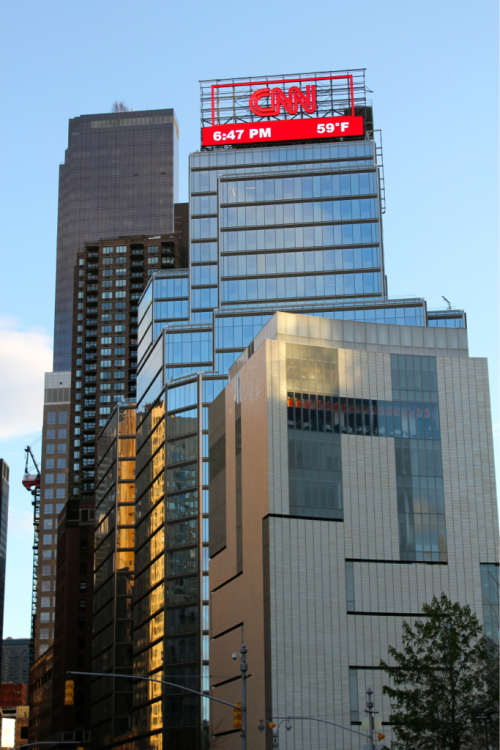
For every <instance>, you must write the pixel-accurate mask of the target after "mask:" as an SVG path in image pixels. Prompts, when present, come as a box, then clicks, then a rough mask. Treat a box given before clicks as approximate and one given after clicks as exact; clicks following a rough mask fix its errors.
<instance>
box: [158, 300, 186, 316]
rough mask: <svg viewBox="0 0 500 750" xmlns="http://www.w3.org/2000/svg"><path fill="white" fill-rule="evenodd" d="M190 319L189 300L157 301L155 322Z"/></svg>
mask: <svg viewBox="0 0 500 750" xmlns="http://www.w3.org/2000/svg"><path fill="white" fill-rule="evenodd" d="M188 317H189V300H187V299H185V300H162V301H159V302H156V301H155V320H179V319H182V318H188Z"/></svg>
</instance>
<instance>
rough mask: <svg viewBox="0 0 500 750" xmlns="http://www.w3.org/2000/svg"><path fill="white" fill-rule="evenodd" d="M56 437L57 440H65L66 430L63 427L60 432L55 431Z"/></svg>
mask: <svg viewBox="0 0 500 750" xmlns="http://www.w3.org/2000/svg"><path fill="white" fill-rule="evenodd" d="M57 437H58V438H59V440H66V437H67V430H66V428H65V427H64V428H63V429H62V430H58V431H57Z"/></svg>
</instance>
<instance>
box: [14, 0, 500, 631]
mask: <svg viewBox="0 0 500 750" xmlns="http://www.w3.org/2000/svg"><path fill="white" fill-rule="evenodd" d="M0 55H1V65H0V71H1V74H0V75H1V79H0V80H1V93H2V96H1V102H2V109H3V113H2V117H1V118H0V158H1V169H2V175H3V179H2V180H1V182H0V191H1V196H0V231H1V243H2V245H1V246H2V251H3V252H2V265H1V269H2V270H1V274H0V340H1V344H0V399H1V401H0V403H2V412H1V413H0V455H1V456H3V457H5V458H6V460H7V461H8V462H9V464H10V465H11V505H10V514H9V524H10V527H9V540H8V553H7V590H6V611H5V623H4V637H6V636H12V637H25V636H27V635H29V626H30V623H29V613H30V589H31V559H32V549H31V546H32V527H31V525H30V524H31V504H30V499H31V498H30V496H29V495H28V493H27V492H26V491H25V490H23V489H22V487H21V475H22V472H23V460H24V459H23V448H24V445H25V444H26V443H28V442H32V441H34V440H35V439H36V438H37V437H38V436H39V433H40V425H41V415H42V382H43V381H42V377H43V372H44V371H45V370H48V369H50V367H51V365H50V361H51V360H50V348H51V337H52V329H53V310H54V282H55V248H56V228H57V189H58V165H59V164H60V163H61V162H63V161H64V150H65V147H66V144H67V128H68V119H69V118H71V117H75V116H78V115H80V114H90V113H97V112H108V111H109V110H110V109H111V105H112V103H113V102H114V101H115V100H117V99H118V100H123V101H125V102H126V103H127V105H128V106H129V107H134V108H135V109H136V110H138V109H155V108H162V107H174V108H175V110H176V113H177V117H178V120H179V123H180V199H181V200H187V170H188V161H187V156H188V153H189V152H190V151H195V150H197V149H198V147H199V84H198V81H199V80H200V79H210V78H217V77H219V78H226V77H239V76H253V75H265V74H279V73H295V72H309V71H327V70H340V69H346V68H361V67H363V68H366V69H367V78H366V80H367V85H368V86H369V88H370V89H371V90H372V91H373V94H372V95H371V96H372V99H373V107H374V117H375V127H377V128H381V129H382V133H383V144H384V162H385V177H386V194H387V213H386V215H385V221H384V242H385V257H386V270H387V274H388V280H389V294H390V295H391V296H405V295H417V296H423V297H425V298H426V299H427V301H428V303H429V306H430V307H431V308H436V307H442V306H443V305H444V303H443V300H442V298H441V296H442V295H444V296H445V297H447V298H448V299H449V300H451V303H452V305H453V306H456V307H461V308H465V310H466V311H467V314H468V325H469V345H470V353H471V355H472V356H479V357H488V359H489V366H490V379H491V391H492V399H493V424H494V426H495V430H496V434H497V438H498V430H499V426H498V425H499V418H498V406H499V404H498V387H497V386H498V369H499V362H498V219H497V210H498V4H497V2H496V0H482V2H480V3H470V2H463V0H462V1H460V0H458V1H457V0H453V1H451V0H433V2H429V0H423V1H422V2H419V3H401V2H394V1H393V0H385V2H382V3H373V2H367V1H366V0H358V2H357V3H355V4H352V3H338V2H328V3H326V2H322V3H320V2H317V0H310V2H308V3H299V2H296V0H290V1H289V2H287V3H286V4H285V3H278V2H275V1H274V2H273V0H267V1H266V2H263V1H262V0H256V1H254V2H251V3H241V2H240V3H235V4H233V5H232V6H231V5H229V4H224V3H217V4H210V3H207V2H203V3H202V2H184V3H176V4H173V3H164V2H163V3H162V2H158V1H157V0H143V2H141V3H136V2H130V0H121V1H120V2H117V1H116V0H99V2H96V0H87V2H86V3H68V2H59V1H54V0H48V1H47V2H46V3H43V4H41V3H39V2H33V0H21V2H17V3H13V2H11V3H4V4H3V6H2V10H1V11H0ZM39 445H40V443H38V446H39Z"/></svg>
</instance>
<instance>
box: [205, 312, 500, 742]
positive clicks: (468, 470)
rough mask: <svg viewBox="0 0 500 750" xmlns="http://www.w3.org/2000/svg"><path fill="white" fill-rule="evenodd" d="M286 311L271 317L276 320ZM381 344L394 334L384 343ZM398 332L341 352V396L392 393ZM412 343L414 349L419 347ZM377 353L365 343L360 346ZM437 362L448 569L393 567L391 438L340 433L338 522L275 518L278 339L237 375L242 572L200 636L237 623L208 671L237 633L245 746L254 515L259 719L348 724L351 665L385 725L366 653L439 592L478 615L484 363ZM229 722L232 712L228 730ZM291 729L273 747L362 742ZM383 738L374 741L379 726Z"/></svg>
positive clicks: (283, 490)
mask: <svg viewBox="0 0 500 750" xmlns="http://www.w3.org/2000/svg"><path fill="white" fill-rule="evenodd" d="M291 317H293V316H286V318H287V325H288V319H289V318H291ZM296 317H297V318H300V317H303V316H296ZM308 320H311V319H308ZM313 320H315V321H318V330H319V332H320V333H322V335H324V339H323V341H322V343H323V345H325V344H326V342H327V335H326V334H327V333H328V331H327V330H326V328H328V326H327V325H326V323H325V321H321V320H320V319H313ZM337 322H338V321H327V323H337ZM294 325H295V323H294ZM304 325H305V323H304V321H298V322H297V323H296V331H295V334H294V336H295V335H296V338H294V340H295V341H296V342H297V343H303V344H304V343H307V338H306V335H305V333H304V331H303V330H302V328H304ZM315 325H316V323H315ZM300 326H302V328H300ZM306 327H307V326H306ZM389 328H390V327H389ZM394 328H396V327H394ZM299 329H300V330H299ZM355 332H356V331H355V329H354V334H355ZM329 333H330V334H331V333H332V331H331V330H330V329H329ZM448 333H449V332H446V334H448ZM299 334H300V336H299ZM302 334H304V335H302ZM288 335H289V334H288V333H287V336H288ZM344 335H345V331H344ZM384 335H385V334H384ZM390 335H391V336H392V337H393V338H394V336H395V335H396V334H394V335H393V334H392V333H391V334H390ZM419 335H420V334H419ZM424 335H427V334H422V337H423V336H424ZM432 335H433V336H434V341H435V342H436V343H440V344H441V347H440V352H441V353H443V352H445V353H446V354H449V353H450V348H453V347H451V346H450V343H451V344H453V343H454V339H453V337H449V336H447V335H446V336H444V337H443V336H440V332H439V333H438V332H434V331H433V332H432ZM397 336H398V337H399V344H396V343H395V342H394V343H393V344H392V345H391V349H390V350H388V349H384V348H383V347H380V349H379V351H376V350H372V351H362V350H361V349H359V348H353V349H350V348H347V347H346V348H343V349H340V350H339V391H340V395H345V396H351V397H357V398H378V399H384V400H390V399H391V398H392V390H391V366H390V351H398V347H399V346H401V347H402V344H401V340H402V338H401V337H402V336H403V334H402V333H401V332H398V334H397ZM429 336H430V334H429V335H427V338H429ZM354 338H356V335H354ZM403 338H404V337H403ZM456 338H457V342H455V343H457V346H458V344H460V345H461V346H462V345H463V343H464V342H463V338H464V337H463V336H462V338H461V339H460V338H459V337H456ZM299 339H300V340H299ZM429 340H430V339H429ZM313 343H314V345H318V343H319V342H318V340H315V341H314V342H313ZM414 343H415V342H414ZM422 343H425V344H426V345H427V344H428V343H429V342H428V341H427V339H426V340H425V341H424V340H422ZM329 345H330V346H331V345H332V343H331V342H330V344H329ZM344 346H345V345H344ZM376 346H377V345H376V344H373V347H375V349H376ZM446 346H448V349H446ZM404 350H405V351H406V352H407V353H422V354H423V353H426V354H431V353H432V352H431V351H429V350H428V349H427V350H426V351H425V352H424V351H420V352H416V351H413V352H412V351H411V347H410V351H408V349H406V347H405V348H404ZM399 351H401V349H399ZM437 362H438V386H439V401H440V420H441V434H442V454H443V469H444V487H445V508H446V529H447V542H448V555H449V563H448V565H440V564H436V565H431V564H423V563H421V564H420V563H417V564H399V533H398V515H397V496H396V467H395V455H394V440H393V439H390V438H379V437H373V438H370V437H359V436H350V435H349V436H348V435H342V438H341V440H342V472H343V493H344V521H343V522H334V521H312V520H301V519H296V518H290V517H287V516H288V507H289V506H288V468H287V467H288V448H287V441H288V437H287V414H286V370H285V367H286V344H285V342H284V341H283V340H279V337H278V340H274V341H270V340H269V339H268V340H266V341H265V342H263V343H262V344H261V346H259V347H258V348H257V349H256V351H255V353H254V354H253V355H252V356H251V357H250V358H249V359H248V361H247V362H246V363H245V364H244V365H243V366H242V367H241V368H240V369H239V376H238V377H239V378H241V394H242V404H241V409H242V430H243V456H244V463H243V518H244V523H243V555H244V558H243V574H242V575H241V576H238V577H237V578H235V579H234V580H233V581H231V582H230V583H228V584H227V585H225V586H223V587H222V588H221V589H219V590H218V591H215V592H214V593H213V595H212V636H215V635H217V634H218V633H221V632H223V631H224V630H227V629H228V628H230V627H234V626H237V625H239V624H240V623H242V624H243V625H242V627H237V628H236V629H235V630H232V631H230V632H229V633H227V634H226V635H224V636H222V637H221V638H217V639H216V640H215V641H212V651H211V673H212V674H221V675H222V674H234V675H236V674H237V667H238V664H237V663H234V662H232V661H231V659H230V654H231V651H232V650H238V646H239V643H240V640H241V637H242V635H243V634H244V638H245V641H246V643H247V646H248V648H249V654H248V659H249V663H250V670H249V671H250V673H251V674H252V677H251V679H250V680H249V747H250V748H252V750H253V749H254V748H264V746H265V744H264V743H265V738H264V736H263V734H259V733H257V732H256V731H255V729H254V727H256V725H257V723H258V720H259V719H261V718H264V717H265V715H264V708H265V707H264V691H265V678H264V658H263V650H264V623H263V612H264V610H263V603H262V602H263V586H264V575H263V574H264V571H263V567H262V565H263V563H262V561H263V549H262V525H263V524H262V519H263V517H264V516H266V515H267V514H268V513H269V514H271V515H270V516H269V518H268V520H267V523H268V525H269V594H270V605H269V607H270V653H269V657H268V658H269V660H270V669H271V682H270V689H271V695H272V709H271V714H272V715H273V716H286V715H302V716H304V715H306V716H308V715H309V716H317V717H321V718H327V719H330V720H332V721H336V722H338V723H340V724H344V725H345V726H348V727H350V726H351V725H350V695H349V667H357V675H358V701H359V709H360V718H362V717H363V716H364V713H363V708H364V703H365V689H366V687H367V686H371V687H373V689H374V690H375V702H376V708H377V709H378V710H379V711H380V712H381V713H380V714H379V716H380V718H381V719H382V720H383V721H387V720H388V716H389V712H390V706H389V702H388V700H387V699H386V698H383V696H382V684H383V682H384V681H385V680H386V677H385V675H384V674H383V673H382V672H381V671H380V670H378V669H376V667H378V664H379V661H380V658H387V649H388V645H389V644H391V645H394V646H396V647H400V646H401V632H402V623H403V620H407V621H409V622H414V621H415V616H416V615H417V614H418V613H419V612H420V611H421V607H422V604H423V603H424V602H429V601H430V600H431V599H432V596H434V595H436V596H439V595H440V594H441V592H443V591H444V592H446V593H447V594H448V595H449V596H451V597H452V598H453V599H455V600H458V601H460V602H462V603H470V604H471V605H472V607H473V608H474V610H475V611H476V612H477V614H478V617H479V618H480V619H482V601H481V588H480V577H479V576H480V572H479V564H480V562H495V561H497V560H498V532H497V529H498V519H497V512H496V496H495V480H494V473H493V456H492V434H491V418H490V405H489V395H488V382H487V368H486V363H485V361H484V360H480V359H470V358H467V357H466V356H465V355H464V349H463V347H462V349H457V356H453V357H451V356H445V357H443V356H441V357H438V360H437ZM234 383H235V379H234V378H233V380H232V381H230V383H229V385H228V388H227V391H226V393H227V396H226V398H227V399H228V401H227V422H226V427H227V444H228V456H229V455H231V456H234ZM231 410H233V411H231ZM231 435H232V436H233V437H232V438H231V437H230V436H231ZM231 440H233V443H231ZM245 441H247V442H245ZM231 451H232V452H231ZM231 466H234V461H232V462H231V461H228V463H227V467H228V469H227V470H228V509H227V519H228V547H227V549H226V550H225V551H224V552H222V553H220V554H219V555H217V557H215V558H214V560H213V561H212V562H211V566H210V587H211V589H212V590H213V589H214V587H217V586H219V585H221V583H223V582H224V581H226V580H228V579H230V578H231V577H232V576H234V575H235V565H236V558H235V512H234V468H231ZM231 472H233V474H232V475H231ZM230 477H231V478H230ZM230 530H231V531H230ZM346 558H347V559H353V560H356V562H354V563H353V569H354V581H355V586H354V588H355V605H354V607H355V609H354V611H355V613H356V614H349V615H348V614H347V602H346V584H345V560H346ZM370 667H375V669H369V668H370ZM215 681H216V680H215V679H214V680H213V682H215ZM268 687H269V683H268ZM239 691H240V683H239V681H237V682H234V683H228V685H226V686H225V687H221V688H217V690H216V691H214V695H218V696H220V697H224V699H228V700H237V699H238V698H239V695H240V693H239ZM225 710H226V709H222V710H221V714H220V715H222V713H223V712H224V711H225ZM228 710H229V709H228ZM215 713H216V712H215V711H214V715H215ZM271 714H269V715H268V716H267V718H270V715H271ZM231 721H232V716H230V717H229V724H231ZM293 727H294V728H293V730H292V731H291V732H285V731H284V730H283V731H282V732H281V733H280V746H281V747H285V748H288V749H289V750H291V749H292V748H293V749H294V750H299V749H300V750H303V749H304V748H307V749H308V750H316V749H317V750H319V748H324V747H342V748H345V749H346V750H347V749H352V750H355V749H356V750H358V748H359V747H360V746H361V744H362V743H363V740H362V738H360V737H357V736H356V735H351V734H350V733H348V732H344V731H342V730H341V729H335V728H333V727H332V728H328V727H326V726H325V725H321V724H314V723H311V722H305V721H304V722H299V721H294V722H293ZM226 728H227V729H229V728H230V726H227V727H226ZM218 731H221V730H220V729H219V730H218ZM222 731H223V730H222ZM267 734H269V733H267ZM386 735H387V742H388V743H389V742H390V740H391V733H390V729H389V728H388V729H387V731H386ZM240 741H241V740H240V737H239V733H237V734H233V735H229V736H228V737H227V738H226V739H224V741H223V743H222V744H220V745H218V747H219V746H220V747H221V748H228V749H231V750H232V748H233V747H234V748H238V747H239V743H240ZM268 743H269V736H268ZM268 746H269V744H268Z"/></svg>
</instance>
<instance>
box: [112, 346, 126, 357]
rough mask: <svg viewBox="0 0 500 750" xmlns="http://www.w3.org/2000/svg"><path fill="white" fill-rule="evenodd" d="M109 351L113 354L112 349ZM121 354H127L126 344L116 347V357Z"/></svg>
mask: <svg viewBox="0 0 500 750" xmlns="http://www.w3.org/2000/svg"><path fill="white" fill-rule="evenodd" d="M109 353H110V354H111V349H110V350H109ZM121 354H125V347H124V346H119V347H117V348H116V349H115V357H119V356H120V355H121Z"/></svg>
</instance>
